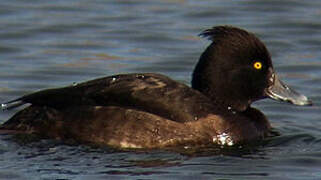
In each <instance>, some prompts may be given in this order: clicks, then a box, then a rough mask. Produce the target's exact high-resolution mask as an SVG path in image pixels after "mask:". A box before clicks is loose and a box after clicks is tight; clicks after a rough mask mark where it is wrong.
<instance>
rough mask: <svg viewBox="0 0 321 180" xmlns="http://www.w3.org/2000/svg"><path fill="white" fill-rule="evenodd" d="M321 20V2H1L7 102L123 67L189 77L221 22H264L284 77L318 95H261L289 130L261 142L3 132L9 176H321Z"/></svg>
mask: <svg viewBox="0 0 321 180" xmlns="http://www.w3.org/2000/svg"><path fill="white" fill-rule="evenodd" d="M320 19H321V1H320V0H314V1H299V0H284V1H274V0H272V1H271V0H260V1H250V0H248V1H247V0H244V1H223V0H215V1H211V0H203V1H197V0H136V1H123V0H107V1H102V0H80V1H76V0H64V1H61V0H57V1H39V0H28V1H18V0H10V1H0V27H1V29H0V101H1V102H3V101H8V100H10V99H13V98H16V97H18V96H21V95H24V94H26V93H30V92H33V91H35V90H38V89H43V88H50V87H57V86H63V85H69V84H71V83H73V82H79V81H83V80H89V79H92V78H96V77H100V76H105V75H111V74H115V73H129V72H159V73H164V74H167V75H168V76H170V77H172V78H174V79H176V80H179V81H182V82H185V83H187V84H189V82H190V80H191V78H190V76H191V71H192V70H193V67H194V65H195V63H196V61H197V60H198V57H199V55H200V53H201V52H202V51H203V50H204V48H205V47H206V46H207V45H208V44H209V42H208V41H207V40H204V39H200V38H199V37H198V36H197V34H199V33H200V32H201V31H202V30H204V29H206V28H209V27H211V26H214V25H222V24H229V25H234V26H239V27H242V28H245V29H247V30H249V31H252V32H255V33H256V34H257V35H258V36H259V37H260V38H261V39H262V40H263V41H264V42H265V43H266V45H267V47H268V48H269V50H270V51H271V54H272V57H273V61H274V66H275V69H276V71H277V72H278V73H279V76H281V78H282V79H283V80H284V81H286V82H287V83H288V84H290V85H292V87H294V88H295V89H297V90H298V91H300V92H302V93H303V94H306V95H308V96H309V97H311V99H312V100H313V101H314V106H312V107H296V106H291V105H287V104H284V103H278V102H274V101H271V100H263V101H260V102H257V103H255V106H256V107H258V108H259V109H261V110H262V111H263V112H264V113H265V114H266V115H267V117H268V118H269V120H270V121H271V123H272V125H273V126H274V127H275V129H276V131H278V132H279V133H280V134H281V135H280V136H278V137H274V138H271V139H269V140H267V141H266V142H264V144H263V145H262V146H259V147H257V148H256V149H255V150H254V149H246V150H245V149H240V150H236V151H235V150H231V151H230V152H225V150H224V152H223V150H222V152H218V153H217V152H215V153H214V152H211V149H208V150H200V151H202V152H194V153H191V152H188V153H182V152H179V153H178V152H173V151H151V152H143V151H131V152H126V151H125V152H121V151H115V150H112V149H109V148H93V147H87V146H75V145H67V144H61V143H60V142H54V141H51V140H46V141H45V140H43V141H37V142H33V143H23V142H16V141H12V140H8V139H10V138H9V137H7V136H4V135H1V136H0V179H183V178H184V179H289V180H290V179H291V180H293V179H298V180H306V179H311V180H312V179H313V180H315V179H321V96H320V93H321V51H320V49H321V21H320ZM15 112H16V111H9V112H8V111H5V112H1V113H0V122H4V121H6V120H7V119H8V118H9V117H10V116H12V115H13V114H14V113H15ZM218 154H221V155H218Z"/></svg>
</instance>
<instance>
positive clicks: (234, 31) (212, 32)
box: [199, 26, 251, 41]
mask: <svg viewBox="0 0 321 180" xmlns="http://www.w3.org/2000/svg"><path fill="white" fill-rule="evenodd" d="M249 35H250V36H251V34H250V33H248V32H247V31H245V30H242V29H240V28H236V27H233V26H215V27H212V28H211V29H206V30H205V31H203V32H201V33H200V34H199V36H200V37H204V38H207V39H208V40H211V41H214V40H217V39H222V38H226V37H230V36H239V37H242V36H243V37H244V36H249Z"/></svg>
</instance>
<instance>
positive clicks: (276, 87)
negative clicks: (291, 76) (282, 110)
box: [265, 74, 312, 106]
mask: <svg viewBox="0 0 321 180" xmlns="http://www.w3.org/2000/svg"><path fill="white" fill-rule="evenodd" d="M272 79H273V81H272V82H273V83H272V85H270V87H269V88H267V89H266V90H265V93H266V95H267V96H268V97H269V98H272V99H274V100H278V101H286V102H289V103H291V104H295V105H299V106H307V105H312V102H311V101H310V100H309V99H308V98H307V97H306V96H304V95H302V94H300V93H298V92H296V91H294V90H293V89H291V88H290V87H288V86H287V85H286V84H284V83H283V82H282V81H281V80H280V79H279V78H278V77H277V76H276V75H275V74H273V75H272Z"/></svg>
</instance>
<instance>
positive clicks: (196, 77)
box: [192, 26, 311, 112]
mask: <svg viewBox="0 0 321 180" xmlns="http://www.w3.org/2000/svg"><path fill="white" fill-rule="evenodd" d="M200 36H202V37H206V38H208V39H209V40H211V41H212V43H211V44H210V45H209V46H208V47H207V49H206V50H205V51H204V52H203V54H202V55H201V57H200V59H199V62H198V63H197V65H196V67H195V69H194V72H193V78H192V87H193V88H194V89H197V90H198V91H200V92H202V93H203V94H205V95H206V96H207V97H209V98H210V99H211V100H212V101H214V103H219V104H220V105H222V106H227V107H230V108H232V109H234V110H236V111H239V112H241V111H245V110H246V109H247V108H248V107H249V106H250V104H251V103H252V102H254V101H256V100H259V99H263V98H267V97H268V98H272V99H274V100H279V101H286V102H289V103H292V104H295V105H311V101H310V100H308V98H307V97H306V96H304V95H301V94H299V93H298V92H296V91H294V90H293V89H291V88H289V87H288V86H287V85H285V84H284V83H283V82H282V81H281V80H280V79H279V78H278V76H277V75H276V73H275V71H274V69H273V64H272V60H271V56H270V54H269V52H268V50H267V48H266V47H265V45H264V44H263V43H262V42H261V41H260V40H259V39H258V38H257V37H256V36H255V35H254V34H252V33H249V32H247V31H245V30H242V29H239V28H236V27H231V26H217V27H213V28H211V29H208V30H205V31H203V32H202V33H201V34H200Z"/></svg>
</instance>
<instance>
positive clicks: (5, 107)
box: [1, 98, 26, 110]
mask: <svg viewBox="0 0 321 180" xmlns="http://www.w3.org/2000/svg"><path fill="white" fill-rule="evenodd" d="M23 104H26V102H24V101H23V100H22V99H21V98H18V99H15V100H12V101H8V102H6V103H1V109H2V110H10V109H14V108H16V107H19V106H21V105H23Z"/></svg>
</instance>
